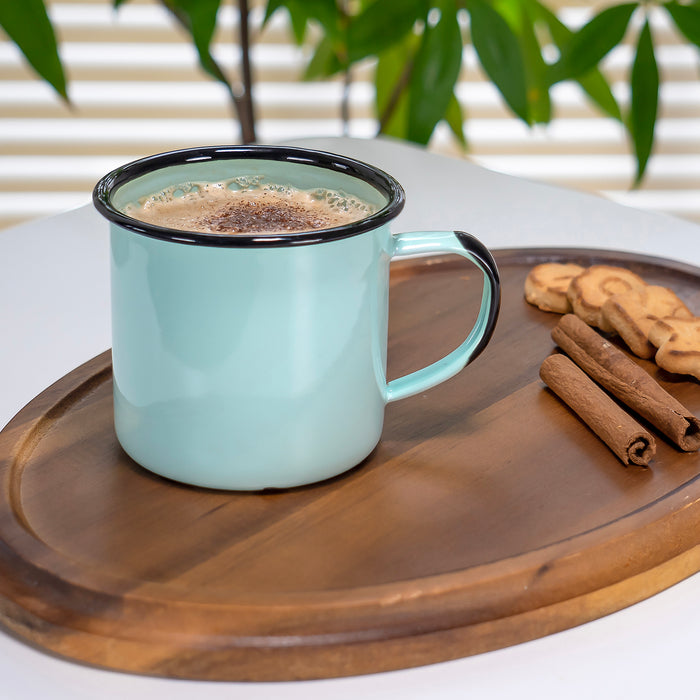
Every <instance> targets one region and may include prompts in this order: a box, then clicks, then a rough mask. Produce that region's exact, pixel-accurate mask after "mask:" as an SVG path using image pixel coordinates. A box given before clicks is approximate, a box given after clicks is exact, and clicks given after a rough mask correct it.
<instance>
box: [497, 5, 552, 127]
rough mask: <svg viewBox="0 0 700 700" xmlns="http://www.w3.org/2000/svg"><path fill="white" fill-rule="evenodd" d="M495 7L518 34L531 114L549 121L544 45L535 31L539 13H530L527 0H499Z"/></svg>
mask: <svg viewBox="0 0 700 700" xmlns="http://www.w3.org/2000/svg"><path fill="white" fill-rule="evenodd" d="M494 7H495V9H496V10H497V11H498V12H499V13H500V14H501V15H502V16H503V18H504V19H505V20H506V21H507V22H508V24H509V26H510V28H511V29H512V30H513V32H514V33H515V35H516V36H517V37H518V42H519V44H520V50H521V52H522V55H523V59H524V63H523V67H524V69H525V80H526V84H527V101H528V111H529V114H530V118H531V120H532V121H533V122H535V123H544V124H546V123H548V122H549V121H550V120H551V118H552V103H551V100H550V97H549V82H548V80H547V71H548V66H547V64H546V63H545V61H544V58H542V49H541V47H540V43H539V41H538V39H537V36H536V34H535V19H536V17H535V16H532V15H531V12H530V8H529V7H528V4H527V3H526V2H513V1H512V0H498V1H497V2H496V3H495V5H494Z"/></svg>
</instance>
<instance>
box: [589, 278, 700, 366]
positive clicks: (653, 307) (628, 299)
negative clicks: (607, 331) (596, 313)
mask: <svg viewBox="0 0 700 700" xmlns="http://www.w3.org/2000/svg"><path fill="white" fill-rule="evenodd" d="M602 314H603V318H604V319H605V321H606V322H607V323H609V324H610V325H611V326H612V327H613V328H614V329H615V330H616V331H617V332H618V333H619V335H620V337H621V338H622V339H623V340H624V341H625V343H627V345H628V347H629V349H630V350H631V351H632V352H633V353H634V354H635V355H637V357H644V358H649V357H653V356H654V354H655V353H656V347H654V345H652V344H651V342H650V341H649V329H650V328H651V327H652V326H653V325H654V324H655V323H656V321H658V320H659V319H663V318H692V317H693V313H692V312H691V311H690V309H688V307H687V306H686V305H685V304H684V303H683V302H682V301H681V300H680V299H679V298H678V297H677V296H676V294H675V293H674V292H672V291H671V290H670V289H668V287H658V286H655V285H649V286H647V287H644V288H642V289H631V290H630V291H628V292H624V293H622V294H614V295H613V296H611V297H609V298H608V299H607V300H606V301H605V302H604V303H603V306H602Z"/></svg>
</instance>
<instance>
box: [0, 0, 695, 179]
mask: <svg viewBox="0 0 700 700" xmlns="http://www.w3.org/2000/svg"><path fill="white" fill-rule="evenodd" d="M113 1H114V5H115V7H118V6H119V5H121V4H122V3H123V2H125V0H113ZM159 1H160V2H161V3H162V4H163V5H164V6H165V7H166V9H167V10H168V11H169V12H170V13H171V14H172V15H173V16H174V17H175V18H176V20H177V22H178V23H179V24H180V25H181V26H182V27H183V28H184V29H185V31H186V32H187V33H188V34H189V36H190V37H191V39H192V41H193V44H194V46H195V48H196V50H197V53H198V56H199V61H200V64H201V66H202V68H203V69H204V70H205V71H206V72H207V73H208V74H209V75H211V76H212V77H213V78H214V79H216V80H218V81H220V82H221V83H222V84H224V85H225V86H226V88H227V90H228V92H229V95H230V97H231V101H232V103H233V105H234V106H235V108H236V112H237V117H238V119H239V121H240V123H241V129H242V138H243V140H244V141H254V140H255V119H254V114H253V103H252V99H251V95H252V77H251V70H250V61H249V49H250V39H249V36H248V15H249V8H248V1H247V0H239V1H238V3H237V7H238V10H239V17H240V23H239V26H240V36H239V43H240V48H241V57H242V58H241V75H240V76H238V80H237V81H234V80H233V79H232V77H231V76H227V75H226V74H225V72H224V71H223V70H222V68H221V67H220V66H219V65H218V64H217V62H216V61H215V59H214V57H213V56H212V53H211V43H212V39H213V37H214V33H215V30H216V22H217V13H218V10H219V7H220V5H221V3H222V0H159ZM277 12H286V13H288V15H289V18H290V25H291V27H292V31H293V34H294V37H295V39H296V41H297V42H298V43H299V44H302V43H304V42H305V41H309V40H310V39H309V37H311V36H316V37H317V38H316V39H315V40H312V41H314V46H313V54H312V57H311V59H310V61H309V63H308V65H307V67H306V74H305V77H306V78H308V79H325V78H332V77H334V76H344V77H345V79H346V80H348V78H349V76H351V75H352V70H353V68H354V67H355V66H356V65H358V64H360V63H363V62H369V63H370V64H371V65H372V66H373V67H374V83H375V87H376V98H375V110H376V117H377V124H378V132H379V133H382V134H389V135H392V136H395V137H399V138H403V139H408V140H410V141H414V142H416V143H420V144H425V143H427V142H428V141H429V139H430V137H431V135H432V133H433V131H434V129H435V127H436V125H437V124H438V123H439V122H441V121H444V122H446V123H447V124H448V125H449V127H450V129H451V130H452V132H453V133H454V135H455V137H456V138H457V139H458V140H459V142H460V143H461V144H463V145H466V140H465V135H464V130H463V125H464V120H465V116H467V115H465V114H464V113H463V109H462V106H461V105H460V103H459V101H458V99H457V97H456V95H455V86H456V84H457V80H458V78H459V74H460V71H461V68H462V60H463V48H464V46H465V44H467V43H471V44H472V46H473V48H474V50H475V52H476V55H477V57H478V60H479V62H480V64H481V67H482V68H483V70H484V72H485V74H486V75H487V76H488V78H489V80H490V81H491V82H492V83H493V84H494V85H495V86H496V88H497V89H498V91H499V92H500V94H501V96H502V98H503V100H504V102H505V104H506V105H507V106H508V108H509V109H510V110H511V111H512V112H513V114H515V115H517V117H519V118H520V119H521V120H522V121H523V122H525V123H526V124H528V125H533V124H537V123H548V122H550V121H551V120H552V119H553V118H554V117H555V115H554V113H553V106H552V99H551V91H552V88H553V87H554V86H555V85H556V84H558V83H560V82H563V81H574V82H576V83H578V84H579V85H580V86H581V88H582V89H583V90H584V91H585V93H586V94H587V96H588V97H589V99H590V100H591V102H592V104H593V105H594V106H595V107H596V108H597V109H598V110H599V111H600V112H601V113H603V114H605V115H607V116H609V117H611V118H613V119H616V120H618V121H620V122H621V123H623V124H624V126H625V127H626V129H627V131H628V133H629V136H630V143H631V147H632V150H633V152H634V155H635V158H636V162H637V174H636V183H639V182H641V180H642V178H643V176H644V173H645V170H646V167H647V163H648V161H649V158H650V156H651V153H652V150H653V145H654V130H655V125H656V120H657V112H658V101H659V86H660V76H659V70H658V66H657V61H656V55H655V42H654V30H653V25H652V23H651V21H650V16H651V13H653V12H659V13H666V14H667V15H668V17H669V18H670V20H671V24H672V26H674V27H675V28H676V30H677V31H678V32H679V34H680V35H681V36H682V37H683V38H684V39H685V40H687V41H688V42H690V43H692V44H694V45H696V46H698V47H700V0H670V1H669V2H653V1H651V0H640V1H638V2H616V3H614V4H607V5H606V6H605V7H604V8H602V9H599V10H597V11H596V12H595V13H594V15H593V16H592V17H591V19H590V20H589V21H588V22H587V23H586V24H585V25H584V26H583V27H581V28H577V29H576V30H573V29H572V28H570V27H567V26H566V25H565V24H563V23H562V22H561V21H560V20H559V19H558V18H557V16H556V15H555V13H554V12H553V11H552V10H551V9H550V8H548V7H547V5H546V4H545V2H543V1H542V0H401V2H398V1H396V2H395V1H393V0H268V2H267V5H266V8H265V21H268V20H269V18H270V17H271V16H272V15H274V14H275V13H277ZM0 26H2V27H3V29H4V30H5V32H6V33H7V34H8V36H9V37H10V38H11V39H12V40H13V41H14V42H15V43H16V44H17V45H18V46H19V48H20V50H21V51H22V52H23V53H24V55H25V57H26V58H27V60H28V62H29V63H30V64H31V65H32V66H33V67H34V68H35V70H36V71H37V72H38V73H39V75H40V76H41V77H42V78H44V79H45V80H47V81H48V82H49V83H50V84H51V85H52V86H53V87H54V88H55V89H56V91H57V92H58V93H59V94H60V95H61V96H62V97H63V98H64V99H68V97H67V90H66V80H65V76H64V73H63V69H62V67H61V61H60V57H59V53H58V50H57V48H56V39H55V36H54V33H53V30H52V27H51V23H50V21H49V19H48V17H47V15H46V10H45V8H44V4H43V0H22V2H0ZM312 27H313V28H314V29H316V30H319V29H320V31H314V32H312V31H309V30H310V29H311V28H312ZM623 41H625V42H629V43H630V44H631V46H632V47H633V53H634V60H633V64H632V67H631V69H630V71H629V74H628V75H627V77H626V80H627V84H628V87H629V93H628V94H629V98H628V99H627V100H625V104H624V106H621V104H620V102H619V101H618V99H616V96H615V95H614V94H613V91H612V90H611V87H610V84H609V82H608V80H607V79H606V77H605V75H604V73H603V71H602V70H601V63H602V61H603V59H604V58H605V56H607V54H608V53H609V52H610V51H611V50H612V49H614V48H615V47H616V46H618V45H619V44H621V43H622V42H623Z"/></svg>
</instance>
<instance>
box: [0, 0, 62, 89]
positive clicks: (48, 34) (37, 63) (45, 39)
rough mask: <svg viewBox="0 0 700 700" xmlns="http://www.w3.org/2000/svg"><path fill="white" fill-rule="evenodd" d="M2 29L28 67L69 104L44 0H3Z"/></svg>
mask: <svg viewBox="0 0 700 700" xmlns="http://www.w3.org/2000/svg"><path fill="white" fill-rule="evenodd" d="M0 27H2V28H3V29H4V30H5V32H6V33H7V36H9V37H10V39H12V41H14V42H15V44H17V47H18V48H19V50H20V51H21V52H22V53H23V54H24V57H25V58H26V59H27V61H28V63H29V65H31V66H32V68H33V69H34V70H35V71H36V72H37V73H38V74H39V75H40V76H41V77H42V78H43V79H44V80H46V81H47V82H48V83H49V84H50V85H51V86H52V87H53V88H54V90H56V92H57V93H58V94H59V95H60V96H61V97H62V98H63V99H64V100H66V101H68V92H67V90H66V77H65V74H64V72H63V66H62V64H61V58H60V56H59V55H58V45H57V42H56V35H55V34H54V31H53V27H52V25H51V20H50V19H49V17H48V15H47V14H46V8H45V7H44V3H43V0H0Z"/></svg>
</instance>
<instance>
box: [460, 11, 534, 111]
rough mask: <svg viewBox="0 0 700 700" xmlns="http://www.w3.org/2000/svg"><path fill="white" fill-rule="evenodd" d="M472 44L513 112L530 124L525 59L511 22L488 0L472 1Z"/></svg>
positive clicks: (470, 12)
mask: <svg viewBox="0 0 700 700" xmlns="http://www.w3.org/2000/svg"><path fill="white" fill-rule="evenodd" d="M467 9H468V10H469V15H470V17H471V36H472V44H473V45H474V49H475V50H476V53H477V55H478V57H479V61H480V62H481V65H482V66H483V68H484V70H485V71H486V74H487V75H488V76H489V78H490V79H491V81H492V82H493V83H494V85H495V86H496V87H497V88H498V89H499V91H500V92H501V94H502V95H503V98H504V99H505V101H506V103H507V104H508V106H509V107H510V109H511V110H512V111H513V112H514V113H515V114H516V115H517V116H518V117H520V118H521V119H522V120H523V121H524V122H526V123H528V124H529V123H530V114H529V109H528V101H527V82H526V77H525V70H524V68H523V63H524V58H523V55H522V51H521V50H520V45H519V43H518V39H517V37H516V36H515V34H514V33H513V31H512V30H511V28H510V27H509V26H508V23H507V22H506V21H505V20H504V19H503V17H501V15H500V14H498V12H496V10H494V9H493V7H491V5H488V4H487V3H486V2H485V1H484V0H469V2H468V4H467Z"/></svg>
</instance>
